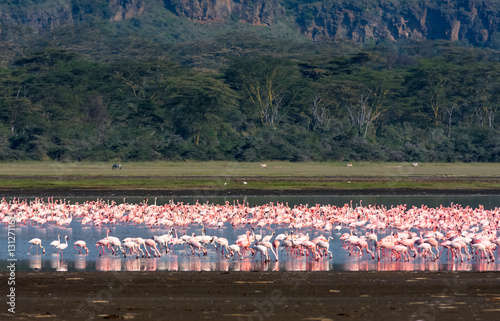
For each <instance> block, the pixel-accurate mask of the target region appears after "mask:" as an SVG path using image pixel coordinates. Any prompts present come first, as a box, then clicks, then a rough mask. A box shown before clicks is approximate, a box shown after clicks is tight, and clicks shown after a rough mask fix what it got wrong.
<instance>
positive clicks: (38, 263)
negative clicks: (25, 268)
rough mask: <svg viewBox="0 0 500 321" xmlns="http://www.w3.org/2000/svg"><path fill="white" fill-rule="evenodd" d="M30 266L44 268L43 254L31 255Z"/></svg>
mask: <svg viewBox="0 0 500 321" xmlns="http://www.w3.org/2000/svg"><path fill="white" fill-rule="evenodd" d="M29 267H30V269H32V270H41V269H42V256H41V255H30V259H29Z"/></svg>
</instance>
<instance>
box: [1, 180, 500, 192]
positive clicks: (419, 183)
mask: <svg viewBox="0 0 500 321" xmlns="http://www.w3.org/2000/svg"><path fill="white" fill-rule="evenodd" d="M4 178H5V179H8V180H16V179H21V180H22V179H38V180H44V179H53V178H54V177H52V176H5V177H4ZM113 178H117V176H100V177H97V176H68V177H64V180H70V181H71V180H79V179H102V180H106V179H113ZM120 178H130V179H134V178H141V179H148V178H151V179H153V178H154V179H158V178H160V179H165V180H181V181H192V180H197V179H209V180H216V181H221V182H222V181H238V182H243V181H247V182H252V181H269V182H276V181H282V182H291V181H293V182H318V183H320V182H352V183H359V182H365V183H366V182H378V183H384V185H385V186H386V187H382V188H325V187H321V188H313V187H307V188H300V189H297V188H282V189H280V188H249V187H245V188H234V187H232V188H219V187H215V188H213V187H203V188H200V187H198V186H195V185H193V187H187V188H183V189H173V188H148V187H144V188H141V187H137V186H134V187H131V186H124V187H122V188H117V187H115V186H113V187H106V186H99V187H97V186H96V187H90V188H72V187H64V188H52V187H47V188H6V187H1V186H0V196H2V197H20V198H23V197H89V198H90V197H92V198H94V197H110V198H111V197H175V196H193V195H194V196H245V195H247V196H261V195H273V196H274V195H289V196H305V195H311V196H320V195H339V196H342V195H499V194H500V176H498V177H497V176H493V177H483V176H467V177H454V176H451V177H450V176H436V175H435V176H395V177H389V176H318V177H314V176H304V177H296V176H291V177H288V176H279V177H277V176H275V177H272V176H130V177H128V176H120ZM396 181H407V182H411V183H412V184H414V186H415V187H394V186H392V184H391V183H393V182H396ZM480 182H484V183H488V184H491V183H493V184H494V185H493V187H491V188H460V187H456V188H454V187H453V186H460V185H461V184H463V183H480ZM440 183H442V184H446V186H449V187H443V188H433V187H426V185H429V184H440Z"/></svg>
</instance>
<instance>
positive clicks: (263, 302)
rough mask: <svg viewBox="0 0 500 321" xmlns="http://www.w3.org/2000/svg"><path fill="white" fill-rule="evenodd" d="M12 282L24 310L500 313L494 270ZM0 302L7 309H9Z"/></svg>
mask: <svg viewBox="0 0 500 321" xmlns="http://www.w3.org/2000/svg"><path fill="white" fill-rule="evenodd" d="M0 276H1V278H2V279H3V280H6V279H7V274H6V273H0ZM15 291H16V292H15V294H16V314H15V318H16V319H19V320H22V319H24V320H32V319H36V318H48V319H51V320H52V319H53V320H103V319H128V320H131V319H135V320H145V319H151V320H160V319H161V320H181V321H182V320H214V319H217V320H278V321H281V320H284V321H291V320H336V321H338V320H382V319H383V318H385V319H386V320H410V321H412V320H427V321H432V320H453V321H455V320H495V319H496V318H498V315H499V313H500V273H498V272H376V271H367V272H166V271H163V272H161V271H160V272H63V273H58V272H49V273H47V272H43V273H36V272H27V273H18V274H17V275H16V290H15ZM4 292H5V291H4ZM3 309H4V311H2V312H1V315H2V319H3V318H4V317H6V316H7V317H9V316H12V315H10V314H9V313H8V312H7V307H5V306H4V308H3Z"/></svg>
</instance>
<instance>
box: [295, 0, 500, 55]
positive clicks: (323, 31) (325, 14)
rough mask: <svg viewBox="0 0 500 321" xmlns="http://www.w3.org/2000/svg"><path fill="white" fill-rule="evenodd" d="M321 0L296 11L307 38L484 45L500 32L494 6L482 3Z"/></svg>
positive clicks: (471, 0)
mask: <svg viewBox="0 0 500 321" xmlns="http://www.w3.org/2000/svg"><path fill="white" fill-rule="evenodd" d="M350 3H351V4H352V1H336V2H322V3H315V4H311V5H305V6H302V7H301V8H300V9H299V10H298V22H299V23H298V25H299V28H300V30H301V31H302V32H303V33H305V34H306V35H308V36H309V37H310V38H311V39H314V40H322V39H333V40H340V39H352V40H355V41H363V42H364V41H366V40H369V39H375V40H379V39H390V40H398V39H446V40H451V41H456V40H461V41H467V42H470V43H472V44H476V45H477V44H480V43H485V42H488V41H489V40H491V37H492V36H494V34H495V33H497V32H498V31H499V22H500V21H499V20H500V17H499V10H498V9H499V6H498V3H493V2H488V1H481V0H459V1H450V0H438V1H406V2H405V1H400V2H399V1H381V2H365V3H366V6H352V5H350Z"/></svg>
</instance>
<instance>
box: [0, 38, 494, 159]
mask: <svg viewBox="0 0 500 321" xmlns="http://www.w3.org/2000/svg"><path fill="white" fill-rule="evenodd" d="M426 46H430V47H428V48H426ZM397 51H400V52H401V51H404V53H403V54H400V53H398V52H397ZM424 51H427V52H433V54H432V55H430V54H426V53H425V52H424ZM435 52H438V54H434V53H435ZM225 58H226V61H227V62H226V63H221V64H219V66H220V68H219V69H217V70H215V71H200V70H198V69H195V68H187V67H184V66H182V65H180V64H179V63H176V62H172V61H169V60H163V59H144V60H117V61H116V62H96V61H91V60H90V59H87V58H84V57H83V56H80V55H78V54H75V53H72V52H71V51H65V50H57V49H46V50H43V51H38V52H33V53H31V54H30V55H28V56H26V57H25V58H22V59H19V60H17V61H16V62H15V64H14V65H13V66H12V67H10V68H5V69H3V70H2V71H1V73H0V81H1V87H0V88H1V93H0V104H1V106H0V111H1V114H0V121H1V122H0V132H1V140H0V155H1V158H2V160H17V159H39V160H43V159H54V160H109V159H122V160H156V159H168V160H182V159H193V160H212V159H217V160H241V161H257V160H263V159H278V160H291V161H303V160H384V161H465V162H470V161H486V162H488V161H489V162H491V161H499V160H500V135H499V130H498V119H496V118H495V116H496V115H497V114H498V106H499V103H500V97H499V95H500V88H498V87H499V86H500V79H499V77H500V65H499V64H498V62H497V60H498V56H497V53H496V52H493V51H486V50H478V49H470V48H461V47H459V46H454V45H452V44H449V43H434V42H431V43H419V44H416V45H415V44H413V45H408V46H406V47H405V46H400V47H396V46H395V45H388V44H385V45H383V44H379V45H376V46H372V47H364V48H361V49H359V50H357V51H356V50H350V51H349V53H347V54H341V53H340V52H339V50H336V49H335V48H333V47H321V48H318V49H317V51H316V53H314V54H308V55H306V54H303V55H302V56H301V57H295V58H293V59H292V58H289V57H286V56H285V55H282V56H280V55H276V54H275V55H271V54H265V55H257V54H252V55H234V54H233V55H228V56H227V57H225Z"/></svg>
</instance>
